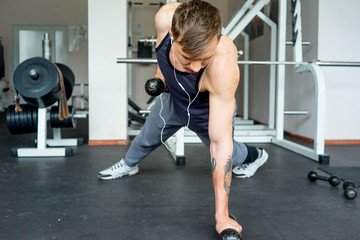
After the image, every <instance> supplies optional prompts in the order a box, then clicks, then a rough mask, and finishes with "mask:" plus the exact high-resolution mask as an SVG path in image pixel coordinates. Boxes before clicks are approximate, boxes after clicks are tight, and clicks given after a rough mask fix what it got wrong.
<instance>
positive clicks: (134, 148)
mask: <svg viewBox="0 0 360 240" xmlns="http://www.w3.org/2000/svg"><path fill="white" fill-rule="evenodd" d="M160 97H161V99H158V100H157V102H156V103H155V105H154V107H153V108H152V109H151V112H150V114H149V116H148V117H147V119H146V122H145V124H144V126H143V128H142V129H141V132H140V134H139V135H137V136H136V137H135V139H134V140H133V141H132V143H131V146H130V148H129V150H128V151H127V153H126V156H125V159H124V161H125V163H126V164H127V165H129V166H135V165H136V164H138V163H139V162H140V161H141V160H142V159H143V158H145V157H146V156H147V155H148V154H149V153H150V152H152V151H153V150H155V149H156V148H157V147H158V146H160V145H161V144H162V142H161V135H162V140H163V142H165V141H166V140H167V139H168V138H169V137H171V136H172V135H173V134H174V133H176V132H177V131H178V130H179V129H180V128H181V127H182V126H183V123H182V122H181V120H180V118H179V117H178V115H177V113H176V111H175V107H174V104H173V102H172V98H171V95H170V94H169V93H163V94H162V95H160ZM161 100H162V103H163V107H162V110H161ZM160 110H161V116H162V118H163V119H164V120H165V122H166V127H165V128H164V130H163V132H162V133H161V130H162V128H163V127H164V121H163V120H162V119H161V117H160Z"/></svg>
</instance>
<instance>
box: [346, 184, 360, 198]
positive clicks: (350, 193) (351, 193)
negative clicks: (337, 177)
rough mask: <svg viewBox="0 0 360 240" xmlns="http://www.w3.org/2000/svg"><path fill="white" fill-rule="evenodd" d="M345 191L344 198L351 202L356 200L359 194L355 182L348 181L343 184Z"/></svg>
mask: <svg viewBox="0 0 360 240" xmlns="http://www.w3.org/2000/svg"><path fill="white" fill-rule="evenodd" d="M343 189H344V196H345V197H346V198H347V199H349V200H353V199H355V198H356V196H357V194H358V192H357V189H356V186H355V184H354V183H353V182H351V181H346V182H345V183H344V184H343Z"/></svg>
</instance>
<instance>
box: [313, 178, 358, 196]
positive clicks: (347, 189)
mask: <svg viewBox="0 0 360 240" xmlns="http://www.w3.org/2000/svg"><path fill="white" fill-rule="evenodd" d="M308 178H309V180H310V181H312V182H315V181H316V180H317V179H319V180H324V181H328V182H329V183H330V185H331V186H334V187H335V186H338V185H339V184H340V182H341V181H343V182H344V184H343V189H344V196H345V197H346V198H347V199H349V200H353V199H355V198H356V197H357V194H358V192H357V189H356V185H355V183H353V182H352V181H350V180H346V181H345V180H344V179H341V178H339V177H338V176H336V175H332V176H330V177H329V178H327V177H324V176H319V175H318V174H317V173H316V172H314V171H310V172H309V173H308Z"/></svg>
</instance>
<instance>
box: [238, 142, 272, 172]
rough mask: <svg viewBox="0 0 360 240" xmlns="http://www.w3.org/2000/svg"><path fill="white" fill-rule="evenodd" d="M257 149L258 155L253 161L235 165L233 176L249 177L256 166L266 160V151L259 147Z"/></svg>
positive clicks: (256, 168)
mask: <svg viewBox="0 0 360 240" xmlns="http://www.w3.org/2000/svg"><path fill="white" fill-rule="evenodd" d="M259 150H260V154H259V157H258V158H257V159H256V160H255V161H254V162H252V163H245V164H241V165H240V166H235V167H234V168H233V170H232V172H233V176H234V177H235V178H249V177H251V176H253V175H254V174H255V172H256V171H257V170H258V168H259V167H261V166H262V165H263V164H264V163H265V162H266V161H267V159H268V157H269V155H268V154H267V152H266V151H265V150H264V149H262V148H259Z"/></svg>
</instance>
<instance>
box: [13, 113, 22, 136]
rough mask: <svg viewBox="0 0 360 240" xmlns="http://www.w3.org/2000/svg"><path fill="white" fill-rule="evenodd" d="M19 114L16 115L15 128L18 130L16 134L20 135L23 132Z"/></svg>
mask: <svg viewBox="0 0 360 240" xmlns="http://www.w3.org/2000/svg"><path fill="white" fill-rule="evenodd" d="M19 115H20V114H19V112H16V111H15V113H14V123H15V128H16V133H20V132H21V124H20V116H19Z"/></svg>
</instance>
